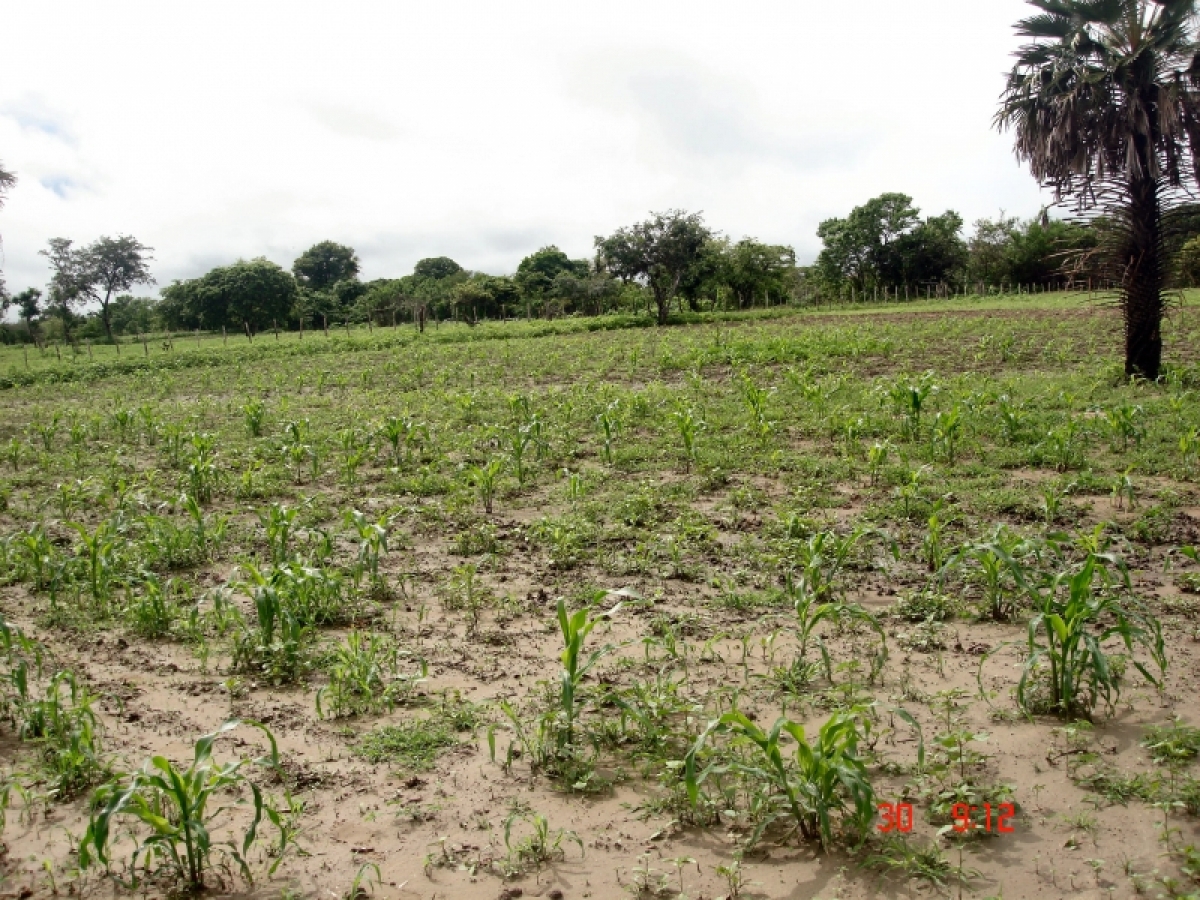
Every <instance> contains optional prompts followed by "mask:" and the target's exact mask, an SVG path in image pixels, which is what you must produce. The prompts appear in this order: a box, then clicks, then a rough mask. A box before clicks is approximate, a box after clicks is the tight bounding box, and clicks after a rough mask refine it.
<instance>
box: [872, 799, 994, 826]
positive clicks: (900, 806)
mask: <svg viewBox="0 0 1200 900" xmlns="http://www.w3.org/2000/svg"><path fill="white" fill-rule="evenodd" d="M877 809H878V810H879V816H880V822H879V824H878V825H876V826H875V827H876V828H877V829H878V830H879V831H881V832H883V833H884V834H887V833H889V832H898V833H900V834H908V833H909V832H910V831H912V828H913V807H912V804H911V803H880V804H878V806H877ZM1016 814H1017V811H1016V807H1015V806H1013V804H1011V803H1001V804H1000V805H999V806H995V807H993V806H992V804H990V803H985V804H983V805H982V806H969V805H967V804H966V803H955V804H954V806H952V807H951V808H950V818H951V819H953V820H954V830H955V831H956V832H958V833H959V834H965V833H967V832H969V831H984V832H986V833H988V834H1012V833H1013V831H1014V830H1015V829H1014V828H1013V826H1012V824H1011V823H1010V821H1009V820H1010V819H1012V818H1013V816H1015V815H1016Z"/></svg>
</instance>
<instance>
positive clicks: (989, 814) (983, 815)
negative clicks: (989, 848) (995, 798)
mask: <svg viewBox="0 0 1200 900" xmlns="http://www.w3.org/2000/svg"><path fill="white" fill-rule="evenodd" d="M1016 814H1017V810H1016V807H1015V806H1013V804H1011V803H1001V804H1000V805H999V806H992V804H990V803H985V804H983V805H982V806H969V805H967V804H966V803H955V804H954V805H953V806H952V807H950V818H952V819H953V820H954V830H955V831H957V832H958V833H959V834H965V833H966V832H968V831H984V832H987V833H988V834H1012V833H1013V831H1014V830H1015V829H1014V828H1013V827H1012V825H1010V824H1009V819H1011V818H1012V817H1013V816H1015V815H1016Z"/></svg>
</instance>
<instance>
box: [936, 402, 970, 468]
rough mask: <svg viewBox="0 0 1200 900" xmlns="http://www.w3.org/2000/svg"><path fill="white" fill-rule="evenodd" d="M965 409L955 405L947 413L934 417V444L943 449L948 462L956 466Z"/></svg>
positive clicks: (940, 413)
mask: <svg viewBox="0 0 1200 900" xmlns="http://www.w3.org/2000/svg"><path fill="white" fill-rule="evenodd" d="M962 429H963V408H962V406H960V405H959V404H957V403H956V404H955V405H954V406H953V407H951V408H950V409H949V410H947V411H946V412H939V413H938V414H937V415H936V416H934V417H933V443H934V446H935V447H939V448H941V451H942V453H943V455H944V456H945V458H946V462H947V463H949V464H950V465H954V462H955V460H956V459H957V456H958V442H959V440H960V439H961V438H962Z"/></svg>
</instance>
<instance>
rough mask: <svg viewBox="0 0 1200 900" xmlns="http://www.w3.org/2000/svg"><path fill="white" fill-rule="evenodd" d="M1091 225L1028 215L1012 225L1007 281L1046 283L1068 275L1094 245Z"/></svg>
mask: <svg viewBox="0 0 1200 900" xmlns="http://www.w3.org/2000/svg"><path fill="white" fill-rule="evenodd" d="M1096 240H1097V238H1096V232H1095V229H1093V228H1088V227H1085V226H1083V225H1079V224H1077V223H1075V222H1064V221H1063V220H1061V219H1049V218H1046V219H1044V220H1039V219H1030V220H1029V221H1028V222H1025V223H1024V225H1022V226H1020V227H1018V228H1015V229H1014V230H1013V234H1012V240H1011V242H1010V243H1009V246H1008V253H1007V271H1006V273H1005V280H1006V281H1007V282H1008V283H1009V284H1043V285H1044V284H1049V283H1050V282H1053V281H1057V280H1059V279H1060V278H1062V277H1063V276H1067V277H1070V276H1071V274H1072V271H1073V270H1074V269H1075V268H1078V267H1079V266H1080V265H1081V264H1082V263H1081V254H1082V253H1084V252H1085V251H1087V250H1089V249H1091V248H1093V247H1095V246H1096Z"/></svg>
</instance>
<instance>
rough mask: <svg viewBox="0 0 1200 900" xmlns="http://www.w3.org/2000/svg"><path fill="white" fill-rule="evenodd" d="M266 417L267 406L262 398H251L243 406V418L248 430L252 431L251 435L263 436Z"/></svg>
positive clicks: (255, 436)
mask: <svg viewBox="0 0 1200 900" xmlns="http://www.w3.org/2000/svg"><path fill="white" fill-rule="evenodd" d="M266 418H267V407H266V404H264V403H263V402H262V401H261V400H250V401H248V402H246V403H245V404H244V405H243V406H242V419H243V421H244V422H245V423H246V431H248V432H249V433H250V437H253V438H257V437H262V433H263V425H264V424H265V422H266Z"/></svg>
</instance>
